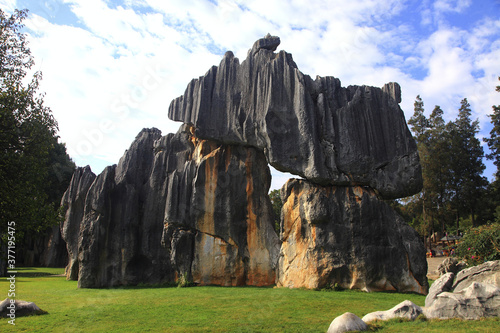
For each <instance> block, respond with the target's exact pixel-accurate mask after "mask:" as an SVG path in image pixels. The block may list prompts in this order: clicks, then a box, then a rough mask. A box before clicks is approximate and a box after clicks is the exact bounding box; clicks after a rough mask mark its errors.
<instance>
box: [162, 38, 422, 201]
mask: <svg viewBox="0 0 500 333" xmlns="http://www.w3.org/2000/svg"><path fill="white" fill-rule="evenodd" d="M278 45H279V38H278V37H271V36H267V37H266V38H263V39H261V40H259V41H257V42H256V43H255V44H254V46H253V48H252V49H251V50H250V51H249V52H248V56H247V58H246V60H245V61H243V62H242V63H241V64H240V62H239V60H238V59H237V58H235V57H234V55H233V53H232V52H227V53H226V54H225V55H224V58H223V59H222V61H221V63H220V65H219V66H218V67H216V66H214V67H212V68H211V69H210V70H209V71H208V72H207V73H206V74H205V75H204V76H202V77H200V78H198V79H194V80H192V81H191V82H190V83H189V85H188V86H187V88H186V91H185V93H184V95H183V96H181V97H179V98H177V99H175V100H173V101H172V103H171V104H170V107H169V111H168V115H169V118H170V119H172V120H176V121H182V122H184V123H185V124H190V125H192V126H194V127H195V128H196V136H197V137H199V138H202V139H210V140H216V141H220V142H224V143H228V144H238V145H251V146H253V147H256V148H258V149H260V150H263V151H264V152H265V154H266V157H267V160H268V161H269V163H270V164H271V165H272V166H273V167H275V168H276V169H278V170H280V171H284V172H290V173H292V174H295V175H299V176H302V177H303V178H306V179H308V180H310V181H312V182H314V183H317V184H321V185H342V186H346V185H363V186H370V187H372V188H373V189H375V190H376V191H377V192H378V193H379V194H380V195H381V196H382V197H384V198H399V197H404V196H408V195H411V194H414V193H416V192H418V191H420V189H421V187H422V176H421V168H420V164H419V158H418V154H417V147H416V144H415V142H414V140H413V138H412V136H411V134H410V132H409V130H408V127H407V126H406V121H405V118H404V114H403V111H402V110H401V109H400V107H399V105H398V103H399V102H401V91H400V87H399V85H398V84H397V83H388V84H386V85H385V86H384V87H383V88H375V87H368V86H349V87H347V88H344V87H341V83H340V80H339V79H336V78H334V77H317V78H316V79H315V80H313V79H311V78H310V77H309V76H308V75H304V74H303V73H302V72H300V71H299V69H298V68H297V65H296V64H295V62H294V61H293V59H292V56H291V54H289V53H286V52H285V51H280V52H279V53H275V52H274V50H275V49H276V47H277V46H278Z"/></svg>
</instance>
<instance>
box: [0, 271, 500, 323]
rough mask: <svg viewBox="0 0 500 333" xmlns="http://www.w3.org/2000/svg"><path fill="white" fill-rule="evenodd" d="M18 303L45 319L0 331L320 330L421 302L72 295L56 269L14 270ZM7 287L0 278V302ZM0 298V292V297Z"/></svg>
mask: <svg viewBox="0 0 500 333" xmlns="http://www.w3.org/2000/svg"><path fill="white" fill-rule="evenodd" d="M18 272H19V273H18V277H17V282H16V295H17V298H18V299H21V300H27V301H32V302H35V303H36V304H37V305H38V306H39V307H40V308H41V309H42V310H45V311H47V312H48V314H46V315H40V316H31V317H21V318H16V321H15V323H16V326H12V325H10V324H8V319H3V318H2V319H0V332H14V331H15V332H326V330H327V329H328V326H329V325H330V323H331V321H332V320H333V319H334V318H335V317H337V316H339V315H341V314H343V313H344V312H347V311H349V312H353V313H355V314H356V315H358V316H359V317H362V316H363V315H365V314H367V313H369V312H373V311H378V310H387V309H390V308H392V307H393V306H394V305H396V304H398V303H400V302H402V301H404V300H406V299H408V300H410V301H412V302H414V303H416V304H417V305H420V306H423V305H424V301H425V296H421V295H416V294H398V293H364V292H359V291H314V290H301V289H285V288H254V287H242V288H235V287H233V288H223V287H192V288H175V287H170V288H147V287H143V288H126V289H124V288H117V289H78V288H77V283H76V282H74V281H66V280H65V278H64V277H61V276H54V275H56V274H62V273H63V270H62V269H51V268H25V269H19V270H18ZM7 292H8V283H7V281H6V278H0V298H1V299H4V298H5V297H7ZM1 294H4V295H3V296H1ZM499 327H500V321H499V320H498V318H495V319H489V320H484V321H460V320H447V321H426V320H417V321H415V322H400V321H397V320H393V321H389V322H384V323H377V324H374V325H372V326H371V330H372V331H377V332H443V331H449V332H498V331H499Z"/></svg>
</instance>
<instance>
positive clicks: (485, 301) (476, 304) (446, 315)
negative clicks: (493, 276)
mask: <svg viewBox="0 0 500 333" xmlns="http://www.w3.org/2000/svg"><path fill="white" fill-rule="evenodd" d="M424 313H425V316H426V317H427V318H429V319H451V318H459V319H469V320H471V319H472V320H477V319H481V318H484V317H500V288H498V287H496V286H494V285H491V284H483V283H479V282H473V283H472V284H471V285H469V286H468V287H467V288H465V289H463V290H461V291H459V292H453V293H450V292H444V293H441V294H439V295H438V296H437V298H436V300H434V302H432V305H431V306H430V307H426V308H425V309H424Z"/></svg>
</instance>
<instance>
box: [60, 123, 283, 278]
mask: <svg viewBox="0 0 500 333" xmlns="http://www.w3.org/2000/svg"><path fill="white" fill-rule="evenodd" d="M269 185H270V171H269V168H268V166H267V162H266V159H265V156H264V155H263V153H262V152H260V151H258V150H256V149H254V148H251V147H241V146H229V145H223V144H217V143H215V142H211V141H206V140H198V139H197V138H196V137H194V136H193V135H192V129H191V128H190V127H189V126H182V127H181V129H180V130H179V132H178V133H177V134H175V135H174V134H169V135H167V136H164V137H161V133H160V132H159V131H158V130H156V129H150V130H143V131H142V132H141V133H139V135H138V136H137V138H136V140H135V141H134V143H133V144H132V145H131V147H130V149H129V150H128V151H127V152H126V153H125V155H124V156H123V157H122V159H121V160H120V162H119V164H118V165H116V166H111V167H107V168H106V169H105V170H104V171H103V172H102V173H101V174H100V175H99V176H98V177H97V178H96V179H95V180H94V182H93V183H92V185H91V186H90V187H89V189H88V193H87V195H86V200H85V208H84V214H83V219H82V222H81V226H80V234H79V239H78V262H79V276H78V281H79V286H80V287H109V286H117V285H129V284H132V285H133V284H137V283H168V282H175V281H178V280H180V279H182V280H188V281H193V282H195V283H199V284H216V285H224V286H232V285H258V286H260V285H270V284H273V283H274V280H275V266H276V262H277V257H278V254H279V240H278V237H277V235H276V233H275V232H274V230H273V229H272V222H271V221H272V207H271V203H270V201H269V198H268V196H267V192H268V190H269ZM71 246H74V242H71ZM68 248H69V247H68Z"/></svg>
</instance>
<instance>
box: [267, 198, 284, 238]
mask: <svg viewBox="0 0 500 333" xmlns="http://www.w3.org/2000/svg"><path fill="white" fill-rule="evenodd" d="M269 198H270V199H271V204H272V205H273V212H274V230H275V231H276V233H277V234H279V233H280V223H281V208H282V207H283V202H282V201H281V196H280V190H272V191H271V192H269Z"/></svg>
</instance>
